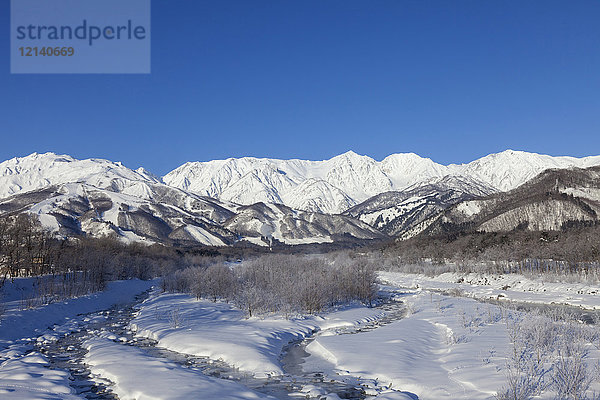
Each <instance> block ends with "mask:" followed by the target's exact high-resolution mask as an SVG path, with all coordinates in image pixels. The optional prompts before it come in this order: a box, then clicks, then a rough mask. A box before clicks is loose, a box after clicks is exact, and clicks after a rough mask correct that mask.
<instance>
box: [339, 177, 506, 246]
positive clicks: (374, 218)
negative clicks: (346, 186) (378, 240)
mask: <svg viewBox="0 0 600 400" xmlns="http://www.w3.org/2000/svg"><path fill="white" fill-rule="evenodd" d="M494 192H495V190H494V189H493V188H491V187H488V186H486V185H485V184H483V183H481V182H477V181H475V180H473V179H470V178H465V177H462V176H454V175H448V176H445V177H443V178H435V179H430V180H429V181H425V182H419V183H417V184H415V185H413V186H411V187H409V188H407V189H405V190H403V191H397V192H386V193H382V194H380V195H377V196H373V197H371V198H370V199H368V200H367V201H365V202H363V203H361V204H359V205H357V206H355V207H352V208H350V209H349V210H348V211H346V213H345V214H347V215H350V216H352V217H355V218H358V219H360V220H361V221H363V222H366V223H367V224H369V225H371V226H372V227H374V228H376V229H378V230H380V231H382V232H385V233H386V234H388V235H391V236H405V235H406V234H407V233H408V232H410V234H411V235H414V234H415V233H416V232H418V231H420V230H422V229H424V228H425V226H426V224H424V221H426V220H428V219H429V218H430V217H432V216H434V215H436V214H437V213H439V212H440V211H442V210H444V209H446V208H448V207H449V206H451V205H453V204H455V203H458V202H461V201H464V200H469V199H474V198H477V197H481V196H486V195H489V194H491V193H494Z"/></svg>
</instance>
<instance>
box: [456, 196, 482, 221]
mask: <svg viewBox="0 0 600 400" xmlns="http://www.w3.org/2000/svg"><path fill="white" fill-rule="evenodd" d="M456 209H457V210H458V211H459V212H461V213H463V214H465V215H466V216H467V217H472V216H473V215H477V214H478V213H479V212H480V211H481V204H480V203H479V202H478V201H476V200H471V201H463V202H461V203H458V205H457V206H456Z"/></svg>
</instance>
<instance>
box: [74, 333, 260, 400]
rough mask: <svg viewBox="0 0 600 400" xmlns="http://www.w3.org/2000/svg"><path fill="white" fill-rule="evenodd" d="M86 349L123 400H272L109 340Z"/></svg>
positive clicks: (95, 367) (87, 344)
mask: <svg viewBox="0 0 600 400" xmlns="http://www.w3.org/2000/svg"><path fill="white" fill-rule="evenodd" d="M84 345H85V347H86V348H87V349H88V351H89V352H88V353H87V355H86V362H87V363H88V364H89V365H90V367H91V370H92V372H93V373H94V374H97V375H100V376H102V378H105V379H108V380H110V381H111V382H113V383H114V386H112V387H111V389H112V390H113V391H114V392H115V393H116V394H117V395H118V396H119V398H120V399H121V400H130V399H131V400H146V399H148V400H150V399H169V400H178V399H182V400H187V399H205V400H212V399H214V400H221V399H222V400H233V399H271V397H268V396H265V395H263V394H258V393H256V392H253V391H251V390H250V389H248V388H246V387H245V386H243V385H241V384H239V383H236V382H233V381H228V380H224V379H217V378H211V377H208V376H206V375H204V374H203V373H202V371H200V370H198V369H192V368H185V367H182V366H179V365H177V364H174V363H171V362H167V361H163V360H161V359H158V358H156V357H152V356H149V355H147V354H145V353H144V352H143V351H142V350H140V349H138V348H136V347H133V346H125V345H123V344H119V343H115V342H114V341H112V340H109V339H106V338H102V337H96V338H93V339H90V340H88V341H86V342H85V344H84Z"/></svg>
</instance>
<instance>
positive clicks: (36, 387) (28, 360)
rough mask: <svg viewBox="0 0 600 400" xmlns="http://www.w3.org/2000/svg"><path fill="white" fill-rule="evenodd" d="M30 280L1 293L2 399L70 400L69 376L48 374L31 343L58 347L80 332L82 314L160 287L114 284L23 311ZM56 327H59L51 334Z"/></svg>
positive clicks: (145, 283) (149, 283) (140, 283)
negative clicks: (59, 342)
mask: <svg viewBox="0 0 600 400" xmlns="http://www.w3.org/2000/svg"><path fill="white" fill-rule="evenodd" d="M32 283H33V280H32V279H16V280H15V282H7V283H6V285H5V287H4V288H3V293H4V297H3V299H4V301H5V303H3V304H2V306H3V307H5V308H6V310H7V312H6V315H5V316H4V317H2V318H1V319H0V399H3V400H4V399H7V400H8V399H10V400H13V399H14V400H38V399H39V400H48V399H53V400H56V399H64V400H71V399H75V398H79V397H76V396H74V395H73V394H72V389H71V387H70V386H69V373H67V372H64V371H53V370H50V369H48V366H49V363H48V360H47V358H46V357H45V356H43V355H42V354H40V353H38V352H35V351H32V350H33V346H32V344H31V342H32V340H35V341H54V340H57V338H58V335H61V334H65V333H67V332H69V331H71V330H73V329H75V328H76V327H77V324H78V321H79V319H80V318H81V317H77V315H78V314H83V313H91V312H94V311H99V310H103V309H108V308H110V307H112V306H114V305H117V304H121V303H128V302H131V301H133V300H134V298H135V296H136V295H138V294H140V293H142V292H144V291H146V290H148V289H150V288H151V287H152V286H153V285H154V284H156V281H139V280H129V281H117V282H110V283H109V284H108V287H107V289H106V290H105V291H103V292H100V293H95V294H91V295H87V296H82V297H79V298H75V299H70V300H67V301H63V302H59V303H54V304H49V305H46V306H42V307H38V308H35V309H31V310H19V307H18V304H19V303H20V301H19V300H18V299H19V297H20V294H21V293H26V292H28V291H30V290H31V289H32ZM53 325H60V326H59V327H58V328H57V329H55V330H53V331H51V330H50V329H49V328H51V327H52V326H53Z"/></svg>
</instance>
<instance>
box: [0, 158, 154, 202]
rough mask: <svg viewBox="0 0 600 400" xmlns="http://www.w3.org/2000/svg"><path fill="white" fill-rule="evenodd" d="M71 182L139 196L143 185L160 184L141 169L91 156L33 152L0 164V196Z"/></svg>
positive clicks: (143, 187)
mask: <svg viewBox="0 0 600 400" xmlns="http://www.w3.org/2000/svg"><path fill="white" fill-rule="evenodd" d="M74 182H85V183H87V184H89V185H92V186H95V187H97V188H101V189H108V190H111V191H115V192H123V193H128V194H132V195H136V196H142V197H143V196H145V195H147V194H148V188H147V185H151V184H156V183H160V179H159V178H156V177H154V176H152V175H151V174H149V173H148V172H147V171H145V170H144V169H140V170H138V171H133V170H131V169H129V168H127V167H125V166H124V165H122V164H121V163H115V162H112V161H108V160H100V159H94V158H92V159H87V160H76V159H74V158H73V157H70V156H67V155H58V154H54V153H45V154H38V153H33V154H31V155H29V156H27V157H20V158H12V159H10V160H7V161H4V162H2V163H0V198H4V197H8V196H10V195H13V194H16V193H20V192H25V191H30V190H35V189H42V188H45V187H47V186H49V185H55V184H60V183H74Z"/></svg>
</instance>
